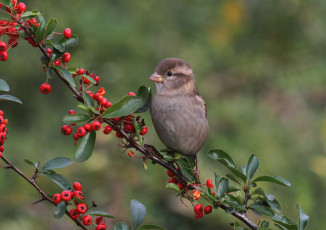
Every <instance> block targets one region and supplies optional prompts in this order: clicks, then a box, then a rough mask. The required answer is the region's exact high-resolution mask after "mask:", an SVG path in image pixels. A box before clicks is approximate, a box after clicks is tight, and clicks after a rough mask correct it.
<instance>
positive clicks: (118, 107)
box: [102, 96, 144, 118]
mask: <svg viewBox="0 0 326 230" xmlns="http://www.w3.org/2000/svg"><path fill="white" fill-rule="evenodd" d="M143 105H144V103H143V101H142V100H141V99H139V98H138V97H137V96H125V97H123V98H121V99H120V100H119V101H118V102H117V103H115V104H113V105H112V106H110V107H109V108H108V109H107V110H105V112H104V113H103V115H102V117H103V118H114V117H121V116H126V115H129V114H131V113H134V112H136V111H137V110H138V109H139V108H141V107H142V106H143Z"/></svg>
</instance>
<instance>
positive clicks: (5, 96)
mask: <svg viewBox="0 0 326 230" xmlns="http://www.w3.org/2000/svg"><path fill="white" fill-rule="evenodd" d="M0 101H13V102H17V103H20V104H23V103H22V101H21V100H19V99H18V98H17V97H14V96H11V95H8V94H3V95H0Z"/></svg>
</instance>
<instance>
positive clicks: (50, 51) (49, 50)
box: [46, 48, 52, 56]
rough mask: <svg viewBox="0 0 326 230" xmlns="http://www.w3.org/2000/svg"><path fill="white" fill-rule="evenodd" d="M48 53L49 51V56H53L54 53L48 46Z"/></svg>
mask: <svg viewBox="0 0 326 230" xmlns="http://www.w3.org/2000/svg"><path fill="white" fill-rule="evenodd" d="M46 53H47V54H48V55H49V56H51V54H52V50H51V49H50V48H48V49H46Z"/></svg>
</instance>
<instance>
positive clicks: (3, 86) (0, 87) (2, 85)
mask: <svg viewBox="0 0 326 230" xmlns="http://www.w3.org/2000/svg"><path fill="white" fill-rule="evenodd" d="M0 91H6V92H8V91H9V85H8V84H7V82H5V81H4V80H2V79H0Z"/></svg>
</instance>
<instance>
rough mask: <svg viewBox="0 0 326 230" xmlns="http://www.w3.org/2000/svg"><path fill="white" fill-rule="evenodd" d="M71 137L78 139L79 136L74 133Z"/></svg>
mask: <svg viewBox="0 0 326 230" xmlns="http://www.w3.org/2000/svg"><path fill="white" fill-rule="evenodd" d="M73 138H74V139H75V140H76V141H78V139H79V136H78V135H77V133H75V134H74V135H73Z"/></svg>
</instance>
